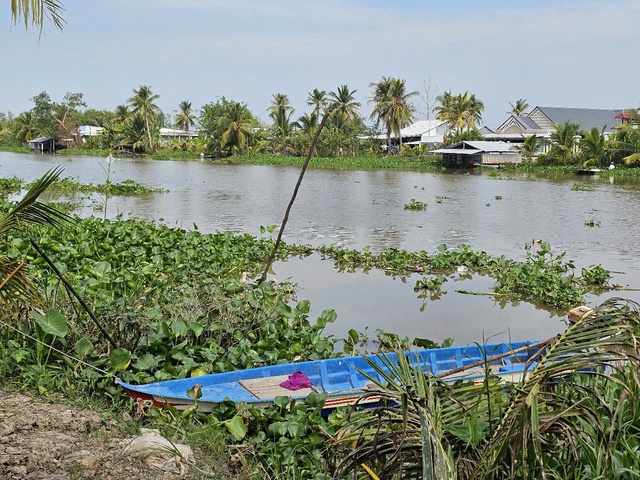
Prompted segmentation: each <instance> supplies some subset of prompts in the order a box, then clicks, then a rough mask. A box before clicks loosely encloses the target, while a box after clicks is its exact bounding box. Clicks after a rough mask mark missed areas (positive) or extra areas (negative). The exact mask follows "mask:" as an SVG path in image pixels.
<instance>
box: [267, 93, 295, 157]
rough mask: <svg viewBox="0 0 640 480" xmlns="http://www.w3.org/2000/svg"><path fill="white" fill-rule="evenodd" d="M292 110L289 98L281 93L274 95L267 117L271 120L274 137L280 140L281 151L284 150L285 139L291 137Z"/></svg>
mask: <svg viewBox="0 0 640 480" xmlns="http://www.w3.org/2000/svg"><path fill="white" fill-rule="evenodd" d="M293 112H294V109H293V107H292V106H291V103H290V102H289V98H288V97H287V96H286V95H285V94H283V93H275V94H274V95H273V99H272V100H271V106H270V107H269V117H271V119H272V120H273V126H274V128H275V131H276V136H277V137H278V138H280V140H281V145H282V150H283V151H284V149H285V142H286V138H287V137H288V136H289V135H291V126H292V125H291V115H292V114H293Z"/></svg>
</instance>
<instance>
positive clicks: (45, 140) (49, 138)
mask: <svg viewBox="0 0 640 480" xmlns="http://www.w3.org/2000/svg"><path fill="white" fill-rule="evenodd" d="M49 140H53V137H38V138H32V139H31V140H29V142H28V143H42V142H48V141H49Z"/></svg>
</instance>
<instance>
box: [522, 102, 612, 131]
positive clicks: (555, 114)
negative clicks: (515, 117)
mask: <svg viewBox="0 0 640 480" xmlns="http://www.w3.org/2000/svg"><path fill="white" fill-rule="evenodd" d="M534 110H539V111H540V112H541V113H542V114H544V115H545V116H546V117H547V118H548V119H549V120H551V121H552V122H553V123H560V124H562V123H565V122H567V121H569V122H571V123H577V124H578V125H579V126H580V130H591V129H592V128H594V127H595V128H597V129H598V130H601V129H602V128H603V127H605V126H606V127H607V128H606V129H605V131H613V127H615V126H616V125H618V124H619V123H620V121H619V120H618V119H616V116H617V115H619V114H620V113H622V109H616V110H605V109H597V108H565V107H536V108H535V109H534ZM538 128H539V127H538Z"/></svg>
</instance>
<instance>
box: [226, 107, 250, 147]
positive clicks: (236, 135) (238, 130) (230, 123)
mask: <svg viewBox="0 0 640 480" xmlns="http://www.w3.org/2000/svg"><path fill="white" fill-rule="evenodd" d="M226 107H227V112H226V115H225V116H223V117H220V118H219V119H218V124H219V128H220V130H221V131H222V137H221V140H220V146H221V147H222V148H226V149H228V150H231V151H232V152H233V153H234V154H235V152H236V151H237V150H241V149H242V148H243V147H244V146H245V145H246V144H247V142H248V140H249V139H250V138H251V136H252V128H253V125H254V118H253V115H251V112H250V111H249V110H248V109H247V107H246V106H245V105H244V104H241V103H239V102H234V101H231V102H229V103H228V104H227V105H226Z"/></svg>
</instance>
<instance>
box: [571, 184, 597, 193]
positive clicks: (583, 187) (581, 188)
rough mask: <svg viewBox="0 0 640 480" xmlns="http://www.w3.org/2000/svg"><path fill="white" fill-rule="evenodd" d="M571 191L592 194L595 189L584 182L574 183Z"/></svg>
mask: <svg viewBox="0 0 640 480" xmlns="http://www.w3.org/2000/svg"><path fill="white" fill-rule="evenodd" d="M571 190H574V191H577V192H590V191H592V190H593V187H592V186H591V185H588V184H586V183H584V182H573V185H571Z"/></svg>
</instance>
